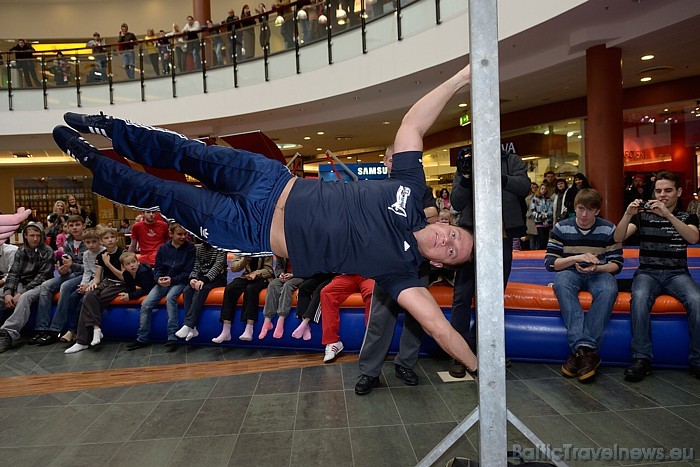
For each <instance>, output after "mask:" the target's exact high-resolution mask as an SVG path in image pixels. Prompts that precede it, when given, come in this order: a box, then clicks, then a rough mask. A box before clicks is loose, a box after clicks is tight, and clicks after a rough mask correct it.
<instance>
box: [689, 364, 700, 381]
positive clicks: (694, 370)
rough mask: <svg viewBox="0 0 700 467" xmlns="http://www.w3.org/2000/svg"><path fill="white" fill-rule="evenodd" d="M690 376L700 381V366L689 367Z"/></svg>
mask: <svg viewBox="0 0 700 467" xmlns="http://www.w3.org/2000/svg"><path fill="white" fill-rule="evenodd" d="M689 371H690V376H695V377H696V378H697V379H700V366H693V365H690V369H689Z"/></svg>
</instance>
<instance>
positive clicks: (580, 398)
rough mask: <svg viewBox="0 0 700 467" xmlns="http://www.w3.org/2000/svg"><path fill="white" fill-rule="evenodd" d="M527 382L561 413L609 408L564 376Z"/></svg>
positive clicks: (599, 410) (598, 410)
mask: <svg viewBox="0 0 700 467" xmlns="http://www.w3.org/2000/svg"><path fill="white" fill-rule="evenodd" d="M525 384H526V385H527V386H528V387H529V388H530V389H532V390H533V391H534V392H535V393H536V394H537V395H538V396H540V397H541V398H542V400H544V401H545V402H546V403H547V404H549V405H550V406H552V408H553V409H554V410H556V411H557V412H558V413H560V414H570V413H580V412H602V411H605V410H608V409H607V408H606V407H605V406H604V405H602V404H601V403H600V402H598V401H597V400H595V399H593V398H592V397H590V396H589V395H587V394H586V393H585V392H583V390H582V389H581V388H579V387H578V386H577V385H578V384H579V383H578V382H570V381H568V380H567V379H565V378H563V377H561V376H560V377H558V378H552V379H528V380H525Z"/></svg>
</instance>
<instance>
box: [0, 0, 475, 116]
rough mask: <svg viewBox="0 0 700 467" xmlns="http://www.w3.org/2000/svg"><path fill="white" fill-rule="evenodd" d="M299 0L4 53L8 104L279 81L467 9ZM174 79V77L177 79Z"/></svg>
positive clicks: (417, 2) (459, 0)
mask: <svg viewBox="0 0 700 467" xmlns="http://www.w3.org/2000/svg"><path fill="white" fill-rule="evenodd" d="M350 3H351V5H350V6H348V7H346V9H344V10H343V9H336V10H334V9H333V8H334V6H333V5H337V2H331V0H323V1H319V2H315V3H311V4H305V5H303V6H302V5H299V4H298V3H296V2H294V3H290V4H288V5H285V6H284V7H282V8H278V9H273V10H271V11H269V12H266V13H264V14H262V15H256V16H252V17H248V18H245V19H243V20H238V21H234V22H231V23H224V24H220V25H215V26H211V27H208V28H206V27H205V28H203V29H202V30H201V31H200V32H199V34H198V38H197V39H194V40H189V41H188V40H187V35H186V34H172V33H168V34H167V35H161V36H160V37H158V38H156V39H149V40H140V41H138V42H134V43H131V44H129V45H128V47H133V48H132V49H125V48H124V44H105V45H100V46H99V47H92V48H89V47H85V48H79V49H70V50H63V51H61V53H62V54H63V56H60V55H58V54H57V52H55V51H51V52H35V53H34V57H33V58H19V59H18V58H17V57H16V55H15V53H14V52H2V53H1V54H0V59H1V60H2V63H1V64H0V111H4V110H10V111H11V110H38V109H42V108H43V109H49V108H72V107H81V106H83V105H105V104H115V103H125V102H134V101H139V100H140V101H149V100H155V99H164V98H175V97H178V96H184V95H193V94H197V93H207V92H214V91H221V90H225V89H231V88H238V87H241V86H249V85H252V84H257V83H260V82H263V81H269V80H274V79H280V78H283V77H286V76H292V75H294V74H298V73H303V72H305V71H311V70H315V69H319V68H322V67H324V66H328V65H332V64H333V63H334V62H339V61H343V60H348V59H350V58H353V57H356V56H359V55H362V54H366V53H369V52H371V51H372V50H375V49H378V48H380V47H383V46H385V45H388V44H390V43H392V42H394V41H397V40H402V39H403V38H404V37H408V36H412V35H415V34H418V33H419V32H421V31H424V30H426V29H428V28H430V27H434V26H435V25H437V24H440V23H441V22H442V21H443V20H445V19H448V18H450V17H453V16H456V15H459V14H462V13H464V12H465V11H466V9H467V2H464V1H463V0H361V1H360V2H359V5H360V10H359V11H355V9H354V8H355V5H356V2H350ZM168 78H169V79H168Z"/></svg>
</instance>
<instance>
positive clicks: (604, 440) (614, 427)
mask: <svg viewBox="0 0 700 467" xmlns="http://www.w3.org/2000/svg"><path fill="white" fill-rule="evenodd" d="M565 417H566V418H567V419H568V420H569V421H570V422H571V423H572V424H574V426H576V427H577V428H578V429H579V430H581V431H582V432H584V433H585V434H586V436H588V437H589V438H591V439H592V440H593V441H594V442H595V443H596V445H598V446H600V447H603V448H613V447H614V446H615V445H616V446H619V447H622V448H651V447H660V446H661V444H660V443H659V442H658V441H655V440H654V439H652V438H651V437H649V436H648V435H646V434H645V433H643V432H642V431H640V430H638V429H637V428H636V427H634V426H633V425H632V424H631V423H629V422H628V421H626V420H625V419H624V418H622V417H621V416H620V415H619V414H617V413H613V412H598V413H584V414H571V415H566V416H565Z"/></svg>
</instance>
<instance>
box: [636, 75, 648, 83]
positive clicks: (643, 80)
mask: <svg viewBox="0 0 700 467" xmlns="http://www.w3.org/2000/svg"><path fill="white" fill-rule="evenodd" d="M639 81H641V82H642V83H646V82H647V81H651V76H644V77H642V78H641V79H640V80H639Z"/></svg>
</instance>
